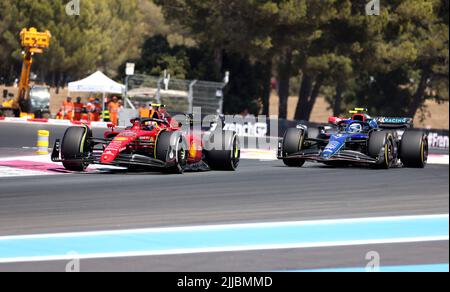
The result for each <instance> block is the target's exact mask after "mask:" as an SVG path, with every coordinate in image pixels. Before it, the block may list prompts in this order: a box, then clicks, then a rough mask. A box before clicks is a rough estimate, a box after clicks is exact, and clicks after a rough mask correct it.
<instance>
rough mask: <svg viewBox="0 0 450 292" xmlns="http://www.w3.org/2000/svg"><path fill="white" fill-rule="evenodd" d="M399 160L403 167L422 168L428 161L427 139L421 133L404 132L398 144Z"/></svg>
mask: <svg viewBox="0 0 450 292" xmlns="http://www.w3.org/2000/svg"><path fill="white" fill-rule="evenodd" d="M400 160H401V162H402V163H403V165H404V166H405V167H411V168H424V167H425V166H426V165H427V161H428V138H427V135H426V134H425V133H423V132H422V131H406V132H405V133H404V134H403V137H402V141H401V143H400Z"/></svg>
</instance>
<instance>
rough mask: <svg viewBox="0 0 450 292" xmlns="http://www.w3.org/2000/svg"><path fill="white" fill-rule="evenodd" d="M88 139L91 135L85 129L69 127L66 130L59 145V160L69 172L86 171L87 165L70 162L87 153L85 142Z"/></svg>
mask: <svg viewBox="0 0 450 292" xmlns="http://www.w3.org/2000/svg"><path fill="white" fill-rule="evenodd" d="M90 137H92V133H91V131H90V130H89V129H88V128H87V127H70V128H68V129H67V130H66V133H65V134H64V137H63V139H62V143H61V158H62V160H63V163H62V164H63V166H64V168H65V169H67V170H70V171H85V170H86V168H87V167H88V166H89V164H88V163H84V162H75V161H70V160H73V159H76V158H81V157H83V156H84V154H85V153H87V152H89V149H88V145H87V143H86V141H87V138H90ZM65 160H67V161H65Z"/></svg>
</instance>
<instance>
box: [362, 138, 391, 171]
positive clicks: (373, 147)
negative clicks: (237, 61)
mask: <svg viewBox="0 0 450 292" xmlns="http://www.w3.org/2000/svg"><path fill="white" fill-rule="evenodd" d="M394 143H395V142H394V136H393V134H392V133H391V132H386V131H375V132H372V133H371V134H370V137H369V141H368V149H367V151H368V154H369V156H370V157H372V158H375V159H377V162H376V165H375V166H376V167H377V168H381V169H389V168H390V167H391V166H392V165H393V164H394V163H395V160H396V157H397V153H396V147H395V144H394Z"/></svg>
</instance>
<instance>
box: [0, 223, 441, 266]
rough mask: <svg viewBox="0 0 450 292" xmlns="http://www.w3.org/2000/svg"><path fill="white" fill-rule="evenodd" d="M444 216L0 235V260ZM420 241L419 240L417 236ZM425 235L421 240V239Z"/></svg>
mask: <svg viewBox="0 0 450 292" xmlns="http://www.w3.org/2000/svg"><path fill="white" fill-rule="evenodd" d="M448 234H449V216H448V215H440V216H422V217H421V216H415V217H404V218H403V217H398V218H395V217H390V218H385V219H383V218H377V219H373V220H371V219H370V218H369V219H360V220H358V219H357V220H329V221H311V222H287V223H267V224H264V223H262V224H243V225H228V226H227V225H225V226H216V227H215V226H208V227H201V226H200V227H186V228H167V229H164V228H162V229H147V230H135V231H133V230H124V231H115V232H106V231H105V232H92V233H79V234H77V233H71V234H59V235H48V236H47V235H39V236H31V235H30V236H17V237H14V236H11V237H0V261H5V260H8V259H14V258H24V257H26V258H30V257H55V256H64V255H67V254H71V253H76V254H78V255H80V256H83V255H93V254H96V255H98V254H114V253H117V254H121V253H140V252H142V253H149V252H150V253H151V252H156V253H164V252H167V254H170V251H173V250H188V251H189V250H197V251H200V250H202V249H205V250H206V251H207V250H208V249H218V250H219V251H220V249H224V250H226V249H227V248H233V247H241V248H242V249H241V250H245V247H249V250H250V249H255V247H256V249H257V248H258V246H261V247H264V246H275V247H274V248H276V246H277V245H310V246H311V247H314V246H315V245H317V246H320V245H323V244H325V245H326V244H329V246H333V243H336V242H341V243H342V242H348V245H357V244H358V241H386V243H388V242H390V240H394V241H393V242H395V240H402V239H411V238H422V239H423V238H428V237H430V238H433V237H443V236H444V237H445V236H447V240H448ZM418 241H421V240H418ZM424 241H425V240H424Z"/></svg>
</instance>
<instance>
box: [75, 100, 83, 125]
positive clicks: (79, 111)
mask: <svg viewBox="0 0 450 292" xmlns="http://www.w3.org/2000/svg"><path fill="white" fill-rule="evenodd" d="M84 107H85V106H84V103H82V102H81V97H77V102H75V103H74V104H73V108H74V113H75V115H74V118H73V120H74V121H81V118H82V116H83V110H84Z"/></svg>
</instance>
